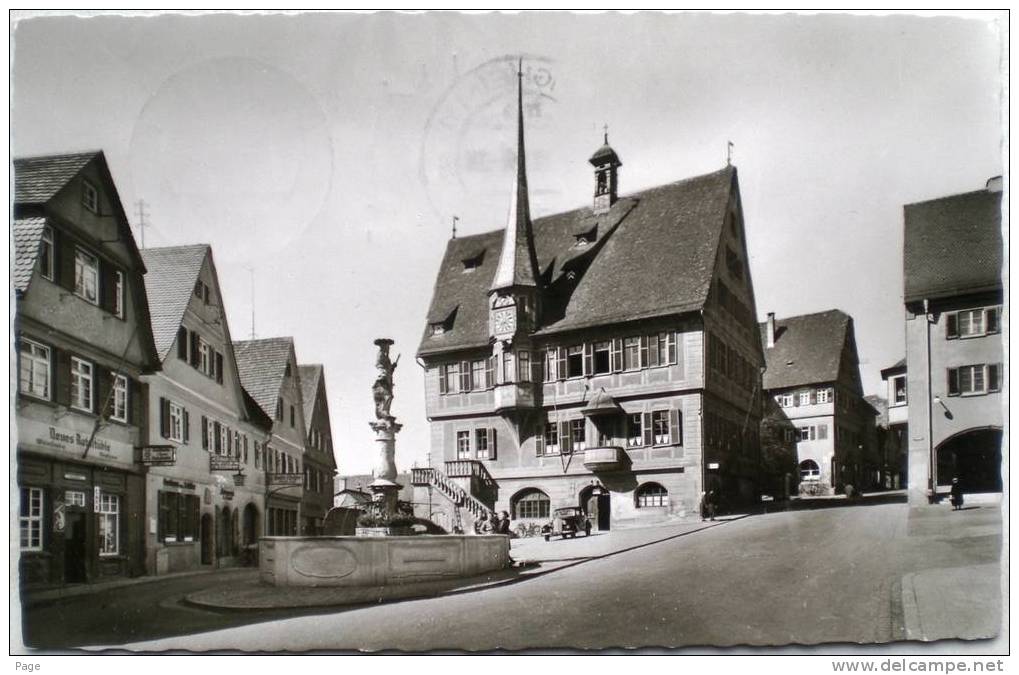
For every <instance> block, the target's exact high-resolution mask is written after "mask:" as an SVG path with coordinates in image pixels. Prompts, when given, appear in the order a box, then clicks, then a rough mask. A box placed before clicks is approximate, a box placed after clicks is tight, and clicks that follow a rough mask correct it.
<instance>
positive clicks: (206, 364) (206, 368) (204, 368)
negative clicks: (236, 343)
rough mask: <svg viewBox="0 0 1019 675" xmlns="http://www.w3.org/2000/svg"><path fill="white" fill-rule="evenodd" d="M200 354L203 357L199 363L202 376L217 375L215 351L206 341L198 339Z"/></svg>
mask: <svg viewBox="0 0 1019 675" xmlns="http://www.w3.org/2000/svg"><path fill="white" fill-rule="evenodd" d="M198 353H199V354H200V355H201V356H200V360H199V362H198V370H200V371H201V372H202V374H204V375H208V376H209V377H212V376H213V375H214V374H215V373H214V372H213V369H214V368H215V363H216V352H215V350H213V348H212V345H210V344H209V343H208V342H206V341H205V340H204V339H202V338H198Z"/></svg>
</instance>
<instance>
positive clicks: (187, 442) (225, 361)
mask: <svg viewBox="0 0 1019 675" xmlns="http://www.w3.org/2000/svg"><path fill="white" fill-rule="evenodd" d="M142 258H143V259H144V261H145V265H146V267H147V269H148V273H147V274H146V275H145V289H146V291H147V293H148V300H149V306H150V307H151V312H152V333H153V337H154V339H155V343H156V350H157V352H158V354H159V358H160V362H161V368H160V370H159V372H157V373H154V374H152V375H150V376H148V377H146V378H144V379H145V381H146V383H147V384H148V414H149V434H148V435H149V440H148V445H149V446H151V447H153V448H158V451H157V452H152V453H150V454H149V455H148V456H146V457H143V461H144V462H146V463H149V464H150V466H149V470H148V475H147V482H146V486H147V499H146V503H147V508H146V512H147V513H149V514H150V516H151V518H152V519H153V520H155V524H156V527H155V529H154V530H153V529H151V528H150V531H149V532H148V533H147V534H146V549H147V551H148V565H147V567H148V570H149V573H150V574H165V573H167V572H179V571H184V570H189V569H195V568H198V567H200V566H202V565H216V566H219V567H222V566H227V565H233V564H237V563H238V562H241V561H242V559H244V558H243V556H244V555H245V553H246V552H247V551H250V550H251V549H252V548H253V547H254V546H256V545H257V542H258V537H259V535H260V534H261V528H262V520H263V518H264V514H265V476H264V472H263V470H262V466H261V465H262V460H261V458H262V456H263V454H264V452H265V449H266V445H267V442H268V437H269V434H270V432H271V428H272V422H271V420H269V418H268V417H267V416H266V415H265V414H264V413H263V412H262V411H261V410H259V409H258V407H257V406H255V405H252V404H251V402H250V397H249V396H248V395H247V394H246V393H245V392H244V391H243V389H242V388H241V381H240V375H239V373H238V369H237V362H236V359H235V357H234V349H233V343H232V341H231V338H230V327H229V324H228V322H227V315H226V307H225V301H224V298H223V294H222V292H221V289H220V285H219V278H218V276H217V273H216V265H215V262H214V260H213V255H212V248H211V247H209V246H208V245H207V244H196V245H192V246H172V247H166V248H150V249H145V250H144V251H142ZM238 476H240V477H239V478H238ZM248 556H249V558H250V557H251V556H250V554H248ZM252 562H253V560H252Z"/></svg>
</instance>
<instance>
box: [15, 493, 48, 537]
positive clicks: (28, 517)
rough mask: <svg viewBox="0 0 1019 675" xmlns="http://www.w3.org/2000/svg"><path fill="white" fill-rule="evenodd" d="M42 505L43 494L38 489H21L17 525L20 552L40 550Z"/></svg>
mask: <svg viewBox="0 0 1019 675" xmlns="http://www.w3.org/2000/svg"><path fill="white" fill-rule="evenodd" d="M42 505H43V493H42V490H41V489H40V488H34V487H23V488H21V509H20V510H19V512H18V525H19V529H20V530H21V550H22V551H41V550H42V524H43V518H42Z"/></svg>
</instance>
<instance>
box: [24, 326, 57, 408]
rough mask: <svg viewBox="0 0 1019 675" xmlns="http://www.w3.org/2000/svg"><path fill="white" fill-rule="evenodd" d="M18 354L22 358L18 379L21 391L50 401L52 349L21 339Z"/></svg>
mask: <svg viewBox="0 0 1019 675" xmlns="http://www.w3.org/2000/svg"><path fill="white" fill-rule="evenodd" d="M18 353H19V356H20V357H21V363H20V364H19V365H20V367H19V377H18V389H19V391H21V392H22V393H24V394H31V395H32V396H38V397H39V398H44V399H47V400H49V398H50V378H51V375H50V354H51V352H50V348H49V347H45V346H43V345H41V344H39V343H37V342H32V341H31V340H26V339H24V338H21V341H20V347H19V349H18Z"/></svg>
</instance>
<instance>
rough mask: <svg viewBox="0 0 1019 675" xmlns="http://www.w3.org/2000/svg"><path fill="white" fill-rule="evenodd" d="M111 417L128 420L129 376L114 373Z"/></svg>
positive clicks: (120, 420) (119, 420)
mask: <svg viewBox="0 0 1019 675" xmlns="http://www.w3.org/2000/svg"><path fill="white" fill-rule="evenodd" d="M110 419H114V420H117V421H118V422H125V423H126V422H127V378H126V377H124V376H123V375H114V378H113V407H112V409H111V410H110Z"/></svg>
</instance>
